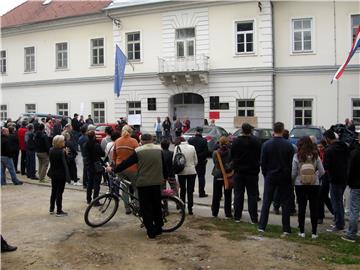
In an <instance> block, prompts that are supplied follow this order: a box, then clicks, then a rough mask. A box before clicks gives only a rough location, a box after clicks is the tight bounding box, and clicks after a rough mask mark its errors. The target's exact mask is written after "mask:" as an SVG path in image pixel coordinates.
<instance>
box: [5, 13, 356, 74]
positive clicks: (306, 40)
mask: <svg viewBox="0 0 360 270" xmlns="http://www.w3.org/2000/svg"><path fill="white" fill-rule="evenodd" d="M291 23H292V52H293V53H308V52H313V50H314V45H313V39H314V37H313V36H314V22H313V19H312V18H301V19H293V20H292V22H291ZM359 25H360V14H358V15H351V32H352V38H353V39H354V37H355V34H356V31H357V28H358V27H359ZM235 27H236V31H235V32H236V33H235V35H236V36H235V40H236V42H235V48H236V49H235V53H236V54H247V53H254V21H245V22H236V25H235ZM195 40H196V36H195V28H194V27H192V28H182V29H176V30H175V44H176V56H177V57H178V58H182V57H192V56H194V55H195ZM68 47H69V46H68V43H67V42H62V43H56V44H55V57H56V69H58V70H61V69H68V62H69V61H68V55H69V54H68V49H69V48H68ZM90 48H91V49H90V51H91V55H90V58H91V65H92V66H103V65H104V50H105V48H104V38H95V39H91V40H90ZM125 48H126V54H127V58H128V60H129V61H140V60H141V36H140V32H132V33H127V34H126V47H125ZM35 61H36V60H35V47H34V46H32V47H26V48H24V72H35V68H36V65H35ZM6 65H7V63H6V51H5V50H3V51H1V52H0V71H1V73H6Z"/></svg>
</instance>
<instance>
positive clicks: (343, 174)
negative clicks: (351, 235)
mask: <svg viewBox="0 0 360 270" xmlns="http://www.w3.org/2000/svg"><path fill="white" fill-rule="evenodd" d="M324 137H325V139H326V141H327V143H328V144H329V145H328V147H327V148H326V149H325V154H324V169H325V171H327V173H328V176H329V182H330V198H331V203H332V206H333V210H334V217H335V225H334V226H332V228H330V229H328V230H327V231H329V232H337V231H341V230H343V229H344V226H345V220H344V203H343V196H344V191H345V188H346V182H347V163H348V158H349V150H348V147H347V145H346V144H345V143H344V142H342V141H339V140H337V139H336V136H335V133H334V132H333V131H332V130H330V129H329V130H327V131H325V133H324Z"/></svg>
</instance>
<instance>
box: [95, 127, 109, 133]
mask: <svg viewBox="0 0 360 270" xmlns="http://www.w3.org/2000/svg"><path fill="white" fill-rule="evenodd" d="M106 127H107V126H97V127H96V129H95V131H99V132H105V128H106Z"/></svg>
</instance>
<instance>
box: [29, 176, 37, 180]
mask: <svg viewBox="0 0 360 270" xmlns="http://www.w3.org/2000/svg"><path fill="white" fill-rule="evenodd" d="M30 179H31V180H39V177H36V176H33V177H30Z"/></svg>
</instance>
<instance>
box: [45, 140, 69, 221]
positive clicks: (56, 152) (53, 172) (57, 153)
mask: <svg viewBox="0 0 360 270" xmlns="http://www.w3.org/2000/svg"><path fill="white" fill-rule="evenodd" d="M64 147H65V138H64V136H62V135H57V136H55V137H54V139H53V148H51V149H50V155H49V156H50V170H49V172H48V176H49V177H50V178H51V197H50V210H49V211H50V214H54V210H55V201H56V208H57V209H56V210H57V211H56V216H57V217H62V216H66V215H67V213H66V212H64V211H63V210H62V194H63V192H64V188H65V182H70V176H69V169H68V166H67V162H66V151H68V150H65V149H64Z"/></svg>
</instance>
